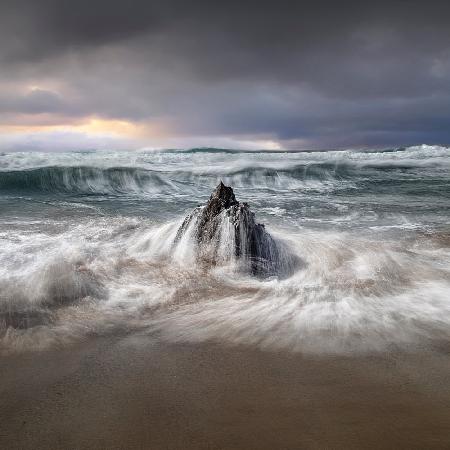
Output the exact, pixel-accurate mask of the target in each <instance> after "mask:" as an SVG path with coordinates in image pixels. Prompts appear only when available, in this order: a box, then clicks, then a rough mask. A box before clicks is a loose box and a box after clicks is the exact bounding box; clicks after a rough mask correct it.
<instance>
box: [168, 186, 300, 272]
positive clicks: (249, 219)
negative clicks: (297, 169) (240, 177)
mask: <svg viewBox="0 0 450 450" xmlns="http://www.w3.org/2000/svg"><path fill="white" fill-rule="evenodd" d="M189 231H190V232H191V233H192V235H193V239H194V240H195V242H196V245H197V247H198V254H199V256H200V257H202V258H203V259H207V260H209V261H211V262H213V263H214V262H217V260H218V259H227V257H228V258H233V259H235V260H236V261H238V262H240V263H241V267H242V268H244V269H247V270H249V271H250V273H252V274H253V275H261V276H268V275H269V276H270V275H286V274H287V273H288V272H292V270H293V268H294V266H295V265H296V261H297V258H296V257H294V256H293V255H291V254H289V252H287V251H286V248H285V247H284V246H283V245H282V244H281V243H279V242H277V241H275V239H274V238H273V237H272V236H271V235H270V234H269V233H268V232H267V231H266V229H265V227H264V225H262V224H259V223H257V222H256V221H255V214H254V213H253V212H252V211H251V210H250V207H249V206H248V204H247V203H241V202H238V201H237V200H236V197H235V195H234V192H233V189H232V188H231V187H229V186H225V185H224V184H223V183H222V182H220V184H219V185H218V186H217V187H216V189H215V190H214V192H213V193H212V195H211V197H210V198H209V200H208V202H207V204H206V205H205V206H204V207H200V208H197V209H195V210H194V211H193V212H192V213H191V214H190V215H189V216H188V217H186V219H185V220H184V222H183V224H182V225H181V227H180V228H179V230H178V232H177V236H176V242H178V241H179V240H180V239H181V238H182V237H183V235H184V234H185V233H187V232H189Z"/></svg>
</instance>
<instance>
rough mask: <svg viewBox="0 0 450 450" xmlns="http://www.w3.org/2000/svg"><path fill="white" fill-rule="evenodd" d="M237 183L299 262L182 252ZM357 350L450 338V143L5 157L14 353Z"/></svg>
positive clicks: (5, 266) (6, 336) (2, 238)
mask: <svg viewBox="0 0 450 450" xmlns="http://www.w3.org/2000/svg"><path fill="white" fill-rule="evenodd" d="M221 180H222V181H223V182H224V183H225V184H226V185H229V186H232V187H233V189H234V192H235V195H236V198H237V199H238V200H239V201H242V202H247V203H248V204H249V206H250V208H251V209H252V211H254V213H255V215H256V219H257V221H258V222H260V223H262V224H264V225H265V226H266V229H267V230H268V231H269V232H270V234H271V235H272V236H273V237H274V239H276V240H277V241H278V242H282V243H283V245H284V246H285V248H288V249H289V251H290V252H291V253H292V254H294V255H295V256H296V257H297V258H298V260H299V261H301V264H298V266H297V267H296V268H295V270H293V271H292V273H290V274H289V276H283V277H281V276H276V275H274V276H270V277H265V278H260V277H254V276H251V275H250V274H248V273H245V272H241V271H239V270H238V266H237V265H236V264H235V261H233V258H228V259H227V258H225V259H223V260H221V261H218V262H217V263H215V264H210V265H208V264H204V263H202V264H200V263H199V262H198V261H197V259H196V257H195V248H194V247H195V243H194V242H191V241H189V239H187V240H184V241H183V243H182V245H175V236H176V233H177V230H178V228H179V227H180V225H181V223H182V222H183V219H184V218H185V217H186V216H187V215H188V214H189V213H190V212H191V211H192V210H193V209H194V208H196V207H197V206H199V205H202V204H204V203H205V202H206V201H207V200H208V198H209V196H210V195H211V192H212V191H213V190H214V188H215V186H216V185H217V184H218V183H219V182H220V181H221ZM122 334H123V335H127V336H129V335H132V334H138V335H140V336H146V335H148V336H149V339H150V338H151V336H153V335H158V337H159V338H160V339H162V340H165V341H167V342H176V343H180V342H181V343H194V342H220V343H221V344H225V345H230V346H233V345H240V346H250V347H257V348H258V349H268V350H277V349H282V350H286V351H293V352H304V353H325V354H336V353H338V354H349V353H358V354H360V353H365V352H378V351H384V350H386V349H392V348H395V349H402V350H408V349H416V348H418V347H420V348H423V347H428V346H435V345H441V344H442V343H443V342H445V343H448V341H449V339H450V148H447V147H440V146H425V145H424V146H417V147H409V148H402V149H391V150H383V151H378V150H364V151H356V150H353V151H350V150H348V151H326V152H325V151H324V152H281V151H277V152H267V151H261V152H243V151H238V150H236V151H233V150H220V149H193V150H186V151H177V150H166V151H133V152H131V151H123V152H114V151H110V152H106V151H102V152H100V151H92V152H69V153H36V152H28V153H27V152H15V153H0V352H1V353H2V354H11V353H16V352H24V351H35V350H46V349H51V348H61V347H65V346H70V345H73V344H76V343H79V342H82V341H85V340H87V339H89V338H91V337H93V336H108V335H122Z"/></svg>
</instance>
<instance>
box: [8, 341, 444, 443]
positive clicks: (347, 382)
mask: <svg viewBox="0 0 450 450" xmlns="http://www.w3.org/2000/svg"><path fill="white" fill-rule="evenodd" d="M0 367H1V368H0V397H1V402H0V416H1V423H0V448H3V449H11V450H12V449H21V450H25V449H50V448H51V449H300V448H305V449H349V448H352V449H353V448H354V449H361V448H370V449H372V448H373V449H376V448H379V449H381V448H383V449H399V448H408V449H425V448H426V449H444V448H449V446H450V387H449V380H450V360H449V358H448V349H447V351H444V350H443V349H441V350H436V349H434V350H424V351H423V352H422V351H420V352H417V351H416V352H414V353H401V354H399V353H397V354H391V353H383V354H376V355H375V354H374V355H365V356H352V357H346V356H325V355H322V356H317V355H316V356H308V355H302V354H299V353H275V352H265V351H259V350H254V349H252V348H245V347H223V346H219V345H214V344H199V345H180V344H177V345H175V344H167V343H163V342H161V341H160V340H159V339H158V338H157V337H155V336H151V337H148V336H145V337H144V336H130V337H122V338H100V339H94V340H91V341H89V342H86V343H84V344H83V345H80V346H77V347H73V348H67V349H63V350H54V351H46V352H40V353H39V352H38V353H25V354H21V355H17V354H16V355H11V356H9V357H2V361H1V365H0Z"/></svg>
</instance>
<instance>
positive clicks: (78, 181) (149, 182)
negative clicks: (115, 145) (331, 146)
mask: <svg viewBox="0 0 450 450" xmlns="http://www.w3.org/2000/svg"><path fill="white" fill-rule="evenodd" d="M259 155H262V154H259ZM357 156H358V157H353V158H351V159H350V158H340V159H336V157H335V158H334V159H332V158H331V159H330V158H326V159H323V160H301V161H298V160H296V159H287V160H284V159H283V158H277V159H276V160H273V159H271V158H268V157H267V155H265V154H264V155H262V156H261V157H259V158H241V159H238V160H230V161H228V160H224V161H222V160H217V161H216V160H215V159H214V157H212V159H210V160H206V161H205V160H202V161H199V162H198V164H197V163H196V161H188V162H187V163H186V162H185V161H181V162H180V161H175V162H173V161H169V162H167V163H166V161H163V162H162V163H161V162H158V161H156V162H155V161H149V162H147V164H142V163H140V164H137V165H136V166H113V167H102V166H99V165H95V164H93V165H69V166H65V165H54V166H43V167H32V168H25V169H15V170H0V192H1V191H3V192H54V193H78V194H85V195H89V194H100V195H101V194H118V195H120V194H143V193H144V194H145V193H146V194H183V193H187V192H189V190H191V191H192V192H194V191H195V190H196V189H198V188H199V187H204V188H205V189H210V188H212V187H213V186H214V185H216V184H217V182H218V181H219V180H220V179H223V180H224V181H226V182H227V183H228V184H231V185H233V186H235V187H242V188H245V187H251V188H262V189H264V188H270V189H271V188H280V189H294V190H295V189H319V190H323V189H329V188H330V183H333V185H332V186H331V187H332V188H333V187H334V188H338V189H341V188H342V187H344V188H345V187H352V186H351V185H350V184H349V183H352V182H358V181H362V180H367V179H369V178H371V177H372V178H373V179H377V178H380V176H381V177H386V178H387V177H388V176H389V177H390V172H392V171H399V172H408V171H409V172H411V173H413V174H415V175H418V176H420V173H419V172H417V170H423V169H430V170H435V171H436V174H437V175H438V176H439V173H440V172H439V171H442V170H444V171H446V170H448V168H449V167H450V158H449V157H444V156H443V155H441V154H439V155H436V156H435V157H430V158H413V157H409V158H403V157H402V158H400V157H397V158H392V157H390V158H381V159H380V158H375V157H373V155H372V156H368V155H367V154H366V155H365V157H363V156H361V154H359V155H357ZM88 157H89V156H85V158H88ZM152 157H153V158H154V155H152ZM85 162H91V163H92V162H94V163H95V161H88V160H86V161H85ZM414 171H416V173H414ZM444 175H445V174H444ZM391 178H392V177H391ZM341 181H348V182H349V183H347V185H346V186H343V185H341V184H340V183H339V182H341ZM353 187H354V186H353Z"/></svg>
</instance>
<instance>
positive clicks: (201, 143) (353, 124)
mask: <svg viewBox="0 0 450 450" xmlns="http://www.w3.org/2000/svg"><path fill="white" fill-rule="evenodd" d="M449 24H450V2H448V1H433V0H428V1H420V2H416V1H398V0H391V1H385V0H380V1H358V2H356V1H320V0H316V1H286V0H278V1H274V0H272V1H266V0H260V1H252V0H248V1H245V0H240V1H236V0H228V1H221V2H219V1H214V0H209V1H195V0H192V1H187V0H183V1H181V0H156V1H152V0H145V1H143V0H128V1H126V2H125V1H118V0H89V1H88V0H73V1H70V2H69V1H66V0H0V150H2V151H14V150H46V151H47V150H48V151H58V150H81V149H137V148H192V147H220V148H245V149H326V148H361V147H397V146H408V145H415V144H422V143H427V144H444V145H445V144H449V143H450V25H449Z"/></svg>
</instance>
